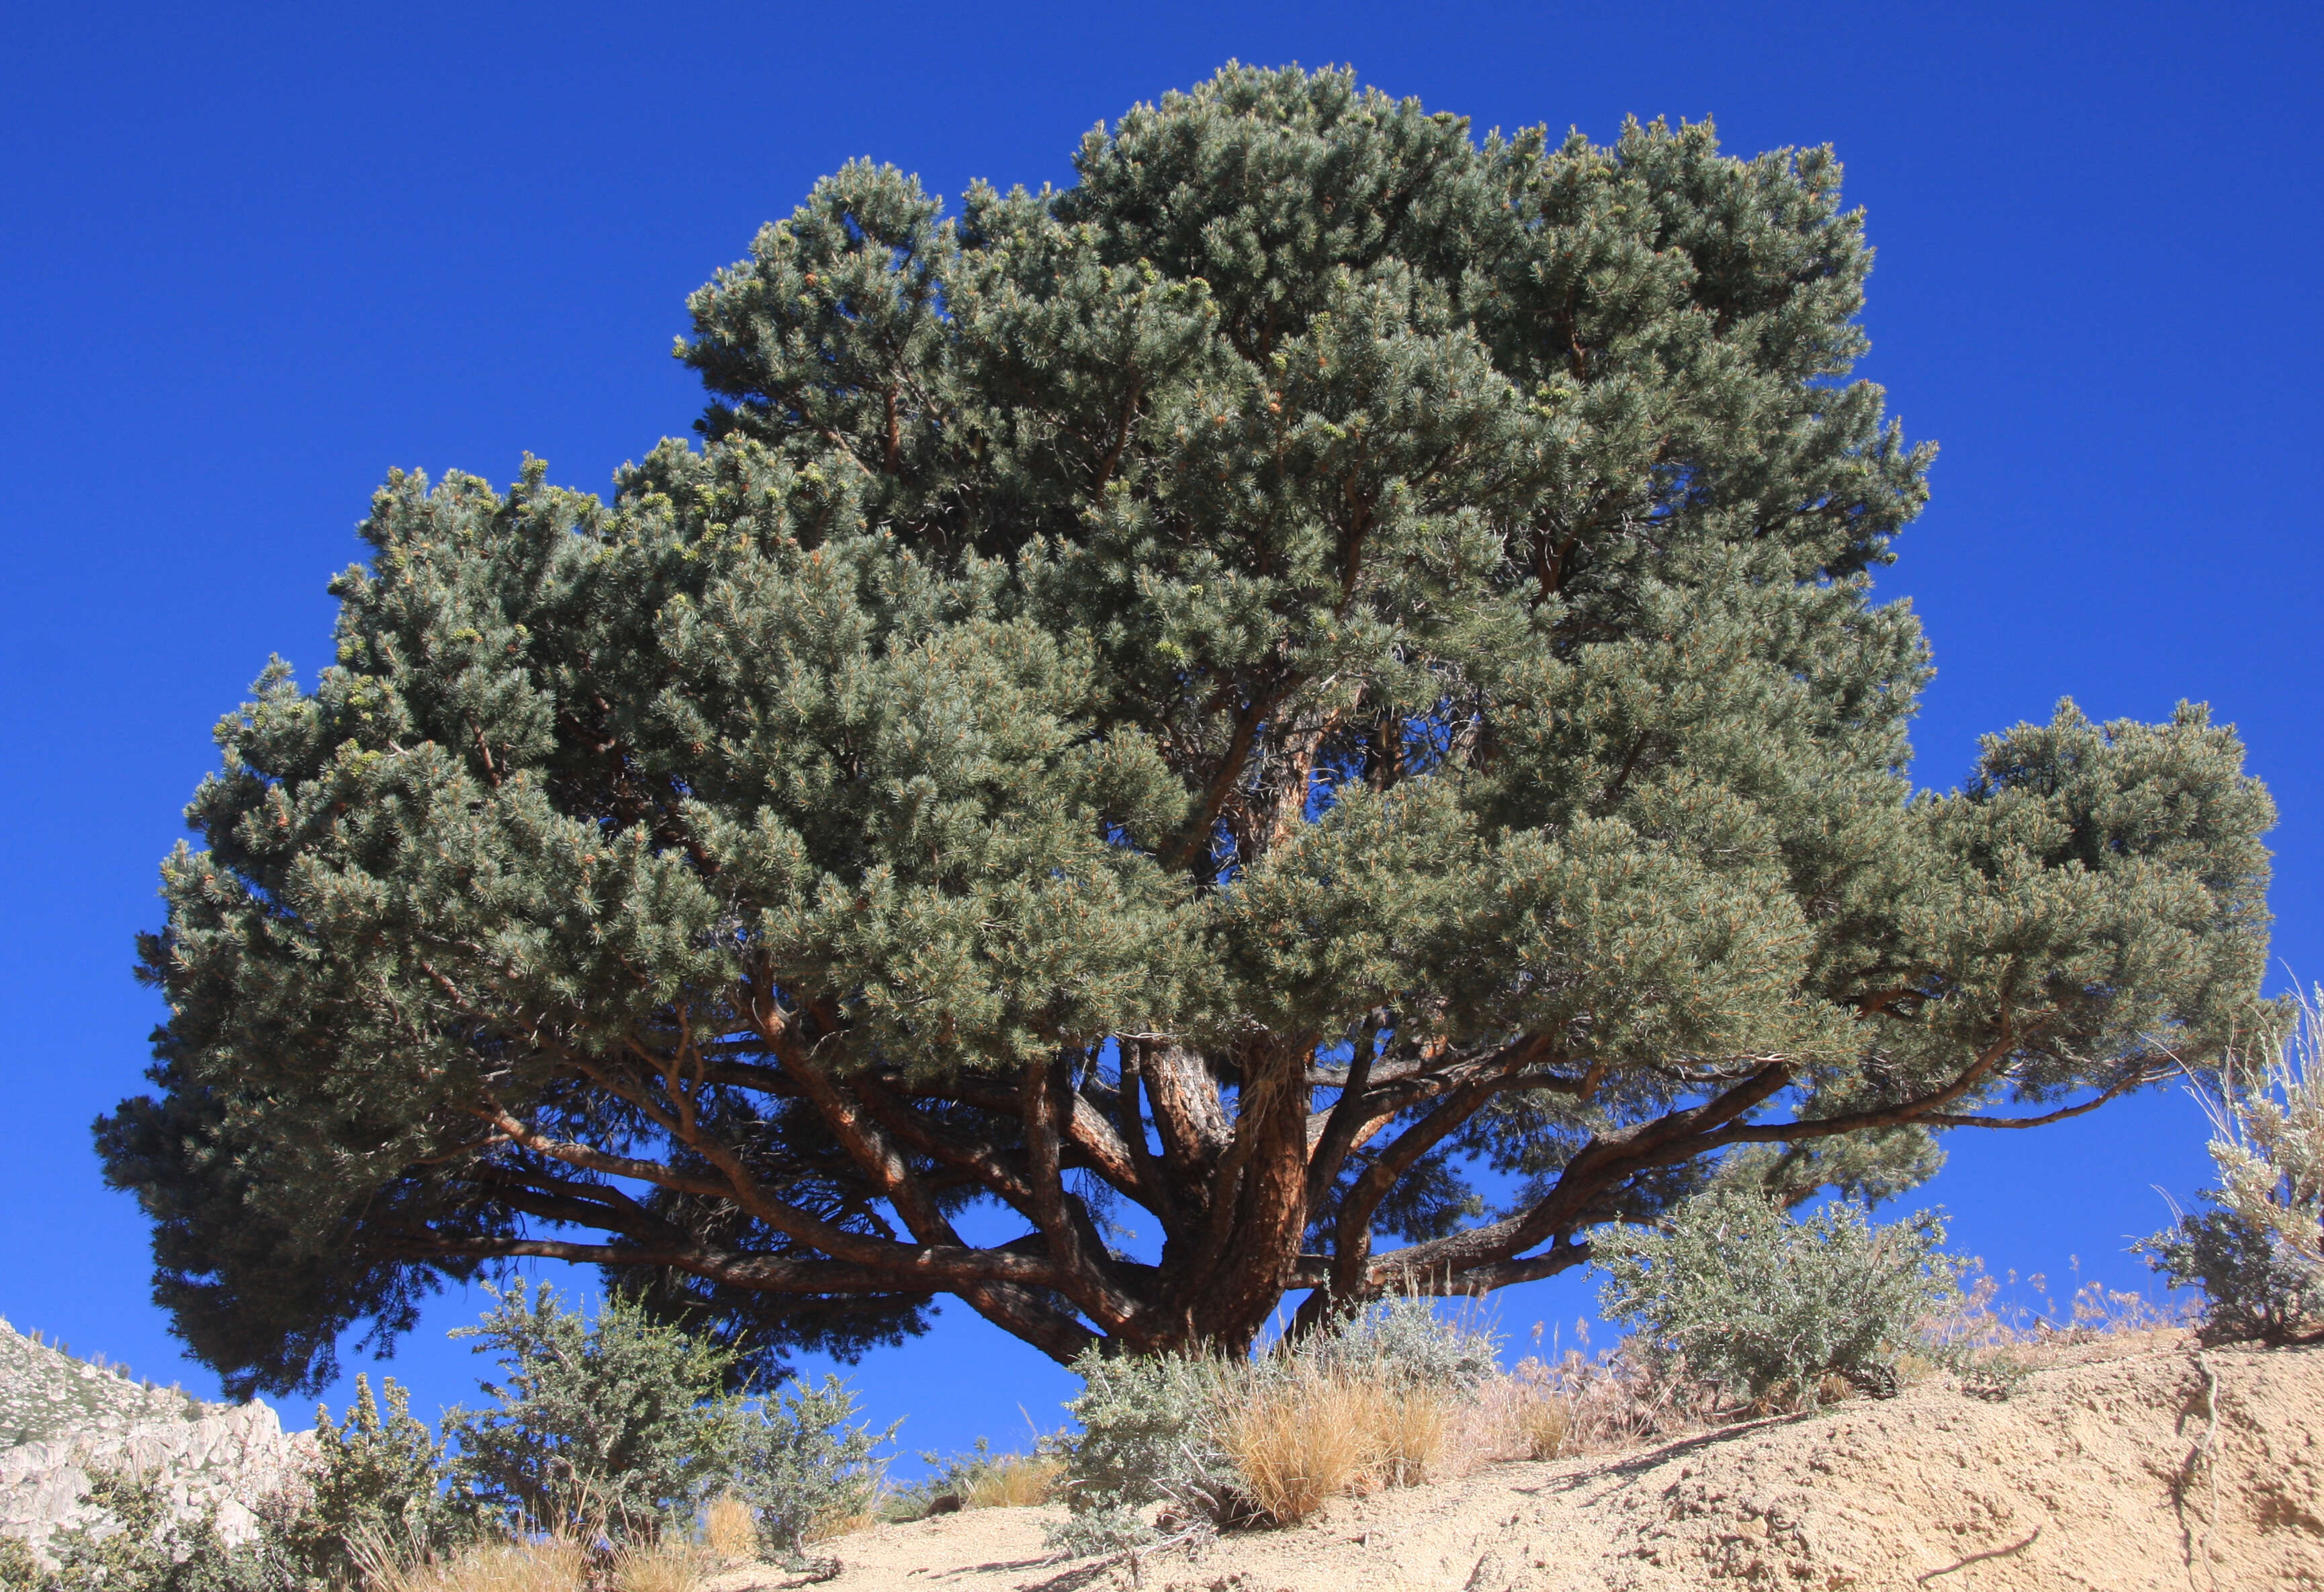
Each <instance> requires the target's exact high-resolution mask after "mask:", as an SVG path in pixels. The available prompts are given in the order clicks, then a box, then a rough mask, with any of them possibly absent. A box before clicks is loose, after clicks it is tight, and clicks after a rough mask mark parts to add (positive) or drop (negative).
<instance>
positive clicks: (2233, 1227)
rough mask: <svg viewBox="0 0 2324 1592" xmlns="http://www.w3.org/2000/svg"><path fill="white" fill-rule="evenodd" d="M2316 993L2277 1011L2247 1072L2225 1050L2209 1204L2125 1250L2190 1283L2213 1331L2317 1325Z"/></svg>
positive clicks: (2306, 1329) (2322, 1214) (2321, 1017)
mask: <svg viewBox="0 0 2324 1592" xmlns="http://www.w3.org/2000/svg"><path fill="white" fill-rule="evenodd" d="M2319 1002H2324V990H2319V991H2318V992H2317V994H2316V995H2313V996H2306V997H2301V998H2300V999H2299V1000H2297V1001H2296V1002H2295V1003H2293V1004H2292V1010H2291V1011H2290V1012H2289V1013H2288V1014H2287V1016H2288V1018H2289V1022H2288V1023H2286V1026H2285V1028H2284V1030H2283V1031H2282V1034H2281V1038H2280V1042H2271V1043H2270V1044H2268V1045H2267V1046H2265V1047H2264V1052H2263V1053H2264V1055H2265V1056H2266V1060H2264V1062H2263V1063H2262V1065H2261V1066H2260V1067H2259V1068H2258V1069H2257V1076H2256V1077H2248V1076H2247V1077H2246V1078H2238V1077H2237V1076H2236V1072H2237V1069H2236V1060H2237V1059H2236V1056H2235V1055H2234V1053H2233V1052H2232V1051H2231V1052H2229V1054H2228V1057H2227V1061H2226V1062H2225V1064H2223V1065H2222V1066H2221V1068H2220V1069H2219V1072H2218V1079H2217V1091H2216V1093H2214V1092H2211V1091H2209V1090H2199V1091H2198V1093H2197V1097H2198V1098H2199V1099H2200V1100H2201V1101H2202V1102H2203V1105H2204V1108H2205V1109H2206V1111H2207V1112H2208V1113H2209V1115H2210V1118H2211V1128H2212V1134H2211V1143H2210V1152H2211V1161H2212V1164H2213V1165H2215V1166H2216V1167H2217V1168H2218V1172H2219V1187H2218V1188H2216V1189H2203V1190H2201V1193H2200V1198H2201V1199H2203V1201H2204V1202H2205V1203H2206V1204H2207V1205H2209V1207H2210V1208H2209V1209H2208V1210H2202V1211H2195V1212H2188V1213H2184V1214H2182V1215H2181V1217H2180V1218H2179V1220H2178V1221H2177V1222H2176V1223H2174V1224H2173V1225H2172V1226H2169V1227H2166V1228H2165V1229H2163V1231H2162V1232H2160V1233H2156V1234H2155V1235H2153V1236H2152V1237H2149V1238H2147V1239H2146V1240H2144V1242H2143V1243H2141V1244H2140V1245H2138V1246H2137V1247H2138V1248H2139V1249H2140V1250H2141V1251H2143V1252H2144V1254H2146V1255H2147V1256H2148V1258H2149V1261H2150V1263H2152V1264H2153V1267H2154V1269H2155V1270H2156V1271H2158V1272H2160V1273H2163V1275H2164V1276H2165V1277H2166V1278H2168V1279H2169V1280H2170V1282H2172V1285H2173V1286H2174V1287H2184V1286H2186V1285H2188V1284H2190V1283H2193V1284H2196V1285H2198V1286H2199V1287H2200V1288H2201V1289H2202V1290H2203V1296H2204V1300H2205V1301H2206V1310H2205V1314H2204V1327H2205V1329H2206V1330H2207V1331H2208V1332H2209V1333H2210V1334H2211V1335H2212V1336H2214V1337H2221V1338H2229V1339H2234V1338H2257V1339H2259V1340H2261V1341H2264V1342H2269V1343H2282V1342H2286V1341H2289V1340H2291V1339H2292V1338H2296V1337H2308V1336H2311V1335H2314V1334H2316V1333H2319V1332H2324V1013H2319V1009H2318V1008H2319Z"/></svg>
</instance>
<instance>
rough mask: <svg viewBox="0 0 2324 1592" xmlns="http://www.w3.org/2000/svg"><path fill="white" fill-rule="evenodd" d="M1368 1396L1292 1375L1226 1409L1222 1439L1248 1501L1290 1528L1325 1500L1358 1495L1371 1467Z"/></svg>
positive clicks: (1332, 1381) (1339, 1383) (1345, 1385)
mask: <svg viewBox="0 0 2324 1592" xmlns="http://www.w3.org/2000/svg"><path fill="white" fill-rule="evenodd" d="M1373 1392H1374V1390H1372V1389H1368V1388H1364V1387H1361V1386H1360V1385H1358V1384H1354V1383H1352V1382H1351V1381H1349V1380H1348V1379H1346V1378H1344V1377H1338V1376H1326V1375H1293V1376H1287V1377H1285V1378H1283V1379H1282V1380H1281V1381H1279V1382H1277V1383H1276V1384H1274V1385H1272V1386H1268V1387H1262V1388H1260V1389H1258V1390H1255V1391H1254V1392H1253V1393H1252V1394H1251V1396H1250V1397H1249V1398H1246V1399H1244V1400H1242V1401H1240V1402H1238V1403H1237V1404H1235V1405H1234V1406H1233V1407H1231V1409H1230V1410H1229V1411H1228V1412H1227V1414H1226V1420H1225V1422H1224V1426H1225V1430H1223V1431H1222V1433H1221V1436H1222V1439H1224V1446H1225V1448H1226V1451H1227V1455H1228V1457H1229V1458H1231V1460H1232V1461H1233V1462H1234V1467H1235V1469H1236V1471H1237V1472H1238V1473H1239V1474H1240V1476H1241V1478H1242V1483H1243V1486H1244V1487H1245V1488H1246V1489H1247V1490H1248V1491H1249V1492H1250V1497H1251V1501H1252V1502H1253V1503H1254V1504H1258V1505H1259V1508H1261V1509H1263V1510H1265V1511H1266V1512H1267V1513H1268V1514H1270V1515H1272V1516H1274V1517H1275V1519H1277V1521H1280V1522H1282V1523H1284V1524H1286V1525H1294V1524H1296V1523H1298V1522H1300V1521H1303V1520H1305V1519H1306V1518H1307V1517H1308V1516H1309V1515H1311V1514H1313V1513H1315V1511H1316V1510H1317V1509H1319V1508H1321V1507H1322V1506H1323V1503H1324V1501H1325V1500H1326V1499H1330V1498H1335V1497H1337V1496H1339V1495H1341V1494H1342V1493H1351V1492H1356V1491H1359V1490H1360V1488H1361V1486H1362V1485H1363V1483H1364V1482H1365V1481H1367V1480H1368V1479H1369V1473H1370V1470H1371V1467H1372V1462H1373V1457H1372V1453H1371V1438H1370V1433H1369V1431H1368V1430H1366V1428H1367V1426H1368V1424H1369V1423H1368V1421H1367V1420H1366V1416H1367V1415H1368V1413H1369V1411H1368V1409H1367V1408H1366V1406H1367V1403H1368V1402H1369V1395H1370V1394H1371V1393H1373Z"/></svg>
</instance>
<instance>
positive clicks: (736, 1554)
mask: <svg viewBox="0 0 2324 1592" xmlns="http://www.w3.org/2000/svg"><path fill="white" fill-rule="evenodd" d="M702 1546H703V1548H704V1549H705V1550H706V1551H708V1553H709V1554H710V1556H711V1557H712V1558H714V1559H715V1560H718V1561H719V1562H720V1563H722V1564H749V1563H750V1562H751V1561H752V1560H755V1559H757V1558H758V1557H759V1517H758V1516H757V1515H756V1514H754V1513H752V1511H751V1506H750V1505H749V1504H745V1503H743V1502H742V1499H740V1498H737V1497H736V1496H734V1495H733V1494H732V1493H726V1494H723V1495H720V1496H718V1497H715V1498H713V1499H712V1500H711V1501H710V1504H709V1507H708V1508H706V1509H705V1510H704V1511H703V1512H702Z"/></svg>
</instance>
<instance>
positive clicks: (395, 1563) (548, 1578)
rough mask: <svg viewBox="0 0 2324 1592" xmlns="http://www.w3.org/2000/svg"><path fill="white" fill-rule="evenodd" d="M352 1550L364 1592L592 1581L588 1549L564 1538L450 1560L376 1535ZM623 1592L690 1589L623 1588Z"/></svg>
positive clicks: (553, 1591) (564, 1590)
mask: <svg viewBox="0 0 2324 1592" xmlns="http://www.w3.org/2000/svg"><path fill="white" fill-rule="evenodd" d="M348 1550H349V1551H350V1553H351V1555H352V1557H353V1558H354V1560H355V1566H356V1569H358V1570H360V1571H361V1573H362V1576H363V1582H364V1588H365V1592H582V1588H583V1587H585V1586H586V1584H587V1581H588V1579H589V1550H587V1549H586V1548H585V1547H584V1546H583V1545H582V1544H581V1543H580V1542H579V1541H576V1540H575V1539H574V1538H572V1537H569V1536H563V1535H559V1536H553V1537H547V1538H543V1539H542V1540H540V1541H536V1542H479V1543H477V1544H475V1545H474V1546H473V1547H469V1548H465V1549H463V1550H460V1551H459V1552H458V1553H456V1554H453V1555H452V1556H450V1557H449V1558H446V1559H435V1558H429V1557H427V1556H424V1555H420V1554H413V1553H407V1552H404V1551H401V1550H399V1549H398V1548H397V1547H396V1546H395V1545H394V1544H392V1543H391V1542H389V1541H386V1540H385V1539H384V1538H381V1537H376V1536H365V1537H362V1538H359V1539H358V1540H356V1541H351V1542H349V1543H348ZM690 1586H691V1583H689V1584H688V1587H690ZM622 1592H687V1587H668V1586H656V1587H629V1586H628V1585H627V1584H626V1583H625V1584H624V1585H623V1587H622Z"/></svg>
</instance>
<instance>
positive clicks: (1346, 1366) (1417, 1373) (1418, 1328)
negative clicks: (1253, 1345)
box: [1262, 1294, 1501, 1393]
mask: <svg viewBox="0 0 2324 1592" xmlns="http://www.w3.org/2000/svg"><path fill="white" fill-rule="evenodd" d="M1500 1348H1501V1346H1500V1342H1499V1339H1498V1338H1496V1337H1493V1335H1492V1334H1490V1333H1489V1332H1480V1331H1478V1330H1476V1329H1475V1328H1469V1327H1464V1326H1462V1325H1460V1324H1459V1323H1457V1322H1452V1321H1447V1320H1446V1319H1444V1318H1443V1316H1441V1315H1439V1314H1438V1313H1437V1310H1436V1305H1435V1301H1434V1300H1428V1299H1419V1298H1414V1297H1412V1296H1410V1295H1404V1294H1397V1295H1391V1296H1390V1297H1388V1298H1387V1299H1382V1300H1374V1301H1373V1302H1372V1303H1370V1304H1369V1305H1366V1306H1365V1307H1364V1308H1362V1309H1361V1310H1358V1311H1356V1312H1355V1313H1354V1314H1353V1315H1351V1316H1350V1317H1348V1318H1347V1319H1344V1320H1342V1321H1341V1322H1340V1323H1339V1324H1338V1325H1336V1326H1335V1327H1333V1328H1331V1329H1330V1330H1328V1331H1323V1332H1317V1333H1314V1334H1313V1335H1311V1336H1310V1337H1307V1338H1305V1339H1304V1340H1301V1341H1298V1342H1296V1343H1293V1344H1292V1345H1290V1346H1288V1352H1287V1356H1286V1354H1284V1353H1278V1354H1277V1356H1272V1358H1273V1359H1274V1360H1275V1362H1276V1363H1277V1364H1278V1365H1279V1364H1281V1363H1282V1362H1283V1361H1284V1360H1286V1358H1287V1359H1289V1360H1291V1361H1296V1362H1298V1363H1300V1364H1303V1365H1306V1366H1308V1367H1309V1368H1311V1369H1314V1370H1317V1371H1324V1372H1331V1373H1334V1374H1339V1375H1343V1376H1348V1377H1352V1378H1355V1379H1358V1380H1363V1381H1378V1382H1383V1383H1387V1384H1391V1385H1397V1386H1417V1387H1433V1388H1441V1389H1443V1390H1445V1391H1447V1392H1460V1393H1466V1392H1469V1391H1471V1390H1472V1389H1474V1388H1476V1387H1478V1386H1480V1385H1481V1384H1483V1383H1484V1382H1485V1380H1486V1379H1487V1378H1488V1377H1490V1376H1493V1375H1495V1374H1498V1373H1499V1370H1500V1368H1501V1361H1500ZM1264 1366H1265V1363H1264V1362H1263V1363H1262V1369H1264Z"/></svg>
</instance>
